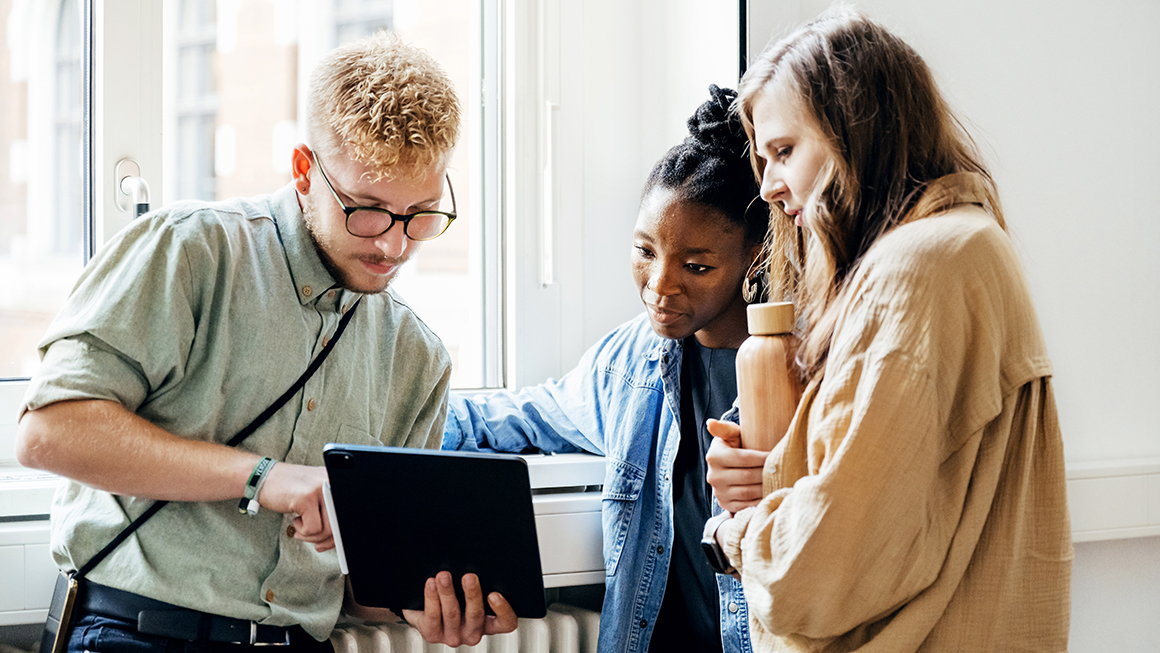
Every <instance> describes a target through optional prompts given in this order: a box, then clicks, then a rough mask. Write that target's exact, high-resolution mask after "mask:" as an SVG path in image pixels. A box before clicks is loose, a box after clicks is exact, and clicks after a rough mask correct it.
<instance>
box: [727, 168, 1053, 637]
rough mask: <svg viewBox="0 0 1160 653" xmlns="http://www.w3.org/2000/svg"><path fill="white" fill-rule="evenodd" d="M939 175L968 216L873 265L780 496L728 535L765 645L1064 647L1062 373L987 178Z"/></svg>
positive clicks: (768, 480) (856, 282)
mask: <svg viewBox="0 0 1160 653" xmlns="http://www.w3.org/2000/svg"><path fill="white" fill-rule="evenodd" d="M940 182H941V183H940V185H939V190H941V191H944V192H949V193H950V194H951V195H952V196H953V197H954V200H955V201H954V202H952V203H953V204H954V206H953V207H952V208H950V209H949V210H946V211H941V212H939V213H936V214H934V215H930V216H919V217H923V219H918V220H915V221H912V222H909V223H907V224H905V225H904V226H901V227H898V228H896V229H895V230H893V231H892V232H890V233H889V234H887V235H886V236H884V237H883V238H881V239H880V240H879V242H878V243H876V244H875V245H874V246H873V247H872V248H871V249H870V251H869V252H868V253H867V255H866V258H865V259H864V262H863V264H862V265H861V266H860V267H859V269H858V271H857V272H856V273H855V277H854V278H853V279H851V283H850V285H849V287H848V288H847V291H846V293H844V296H843V299H842V301H844V302H845V307H844V310H843V313H842V315H841V316H840V318H839V321H838V323H837V327H836V329H835V333H834V337H833V342H832V347H831V353H830V355H829V358H828V361H827V364H826V368H825V371H824V374H823V375H822V377H821V380H820V382H814V383H811V384H810V385H809V386H808V387H807V389H806V391H805V395H804V397H803V399H802V401H801V404H800V405H799V406H798V410H797V413H796V415H795V417H794V421H793V423H792V424H791V426H790V429H789V432H788V435H787V436H786V437H785V438H784V439H783V440H782V441H781V443H779V445H778V446H777V447H776V448H775V449H774V450H773V452H771V454H770V456H769V458H768V459H767V461H766V465H765V469H764V485H765V494H766V496H765V498H764V499H763V500H762V501H761V502H760V503H759V504H758V505H757V506H755V507H752V508H748V509H746V510H743V511H741V512H739V513H738V514H737V515H736V518H735V519H733V520H730V521H729V522H726V524H725V526H723V527H722V530H721V532H720V538H721V541H722V542H723V544H724V548H725V551H726V553H727V555H728V556H729V559H730V561H731V562H732V563H733V564H734V565H735V566H736V568H737V569H738V572H739V574H740V577H741V580H742V582H743V584H744V587H745V594H746V598H747V599H748V601H749V606H750V626H751V629H752V635H753V639H754V644H755V650H759V651H826V652H837V651H863V652H871V651H882V652H889V653H901V652H904V651H1063V650H1066V648H1067V635H1068V617H1069V610H1070V605H1069V601H1070V597H1069V584H1070V576H1071V560H1072V555H1073V550H1072V545H1071V531H1070V524H1069V519H1068V511H1067V499H1066V485H1065V476H1064V457H1063V444H1062V439H1061V436H1060V429H1059V424H1058V421H1057V416H1056V406H1055V399H1054V395H1053V391H1052V386H1051V373H1052V372H1051V364H1050V362H1049V360H1048V357H1047V351H1046V347H1045V344H1044V340H1043V336H1042V333H1041V330H1040V327H1039V322H1038V319H1037V317H1036V314H1035V310H1034V308H1033V306H1032V302H1031V297H1030V294H1029V292H1028V289H1027V284H1026V281H1025V279H1024V275H1023V272H1022V270H1021V267H1020V265H1019V262H1018V259H1017V257H1016V254H1015V251H1014V249H1013V247H1012V244H1011V242H1010V239H1009V238H1008V236H1007V234H1006V233H1005V232H1004V231H1003V229H1002V228H1001V227H1000V226H999V225H998V223H997V222H996V221H995V219H994V218H993V217H992V216H991V215H990V214H989V213H987V212H986V211H984V210H983V209H982V208H980V206H979V204H981V198H980V196H979V195H978V194H977V193H976V191H975V188H977V186H976V184H977V183H978V179H977V178H975V177H974V176H973V175H970V174H960V175H952V176H951V177H948V178H944V179H943V180H940ZM742 420H744V415H742Z"/></svg>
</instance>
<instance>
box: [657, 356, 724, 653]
mask: <svg viewBox="0 0 1160 653" xmlns="http://www.w3.org/2000/svg"><path fill="white" fill-rule="evenodd" d="M736 359H737V350H736V349H709V348H707V347H702V346H700V345H699V344H697V341H696V338H694V337H692V336H690V337H688V338H686V339H685V341H684V355H683V356H682V364H681V416H680V422H681V442H680V446H679V447H678V449H677V458H676V460H675V461H674V462H673V472H672V478H673V550H672V552H671V553H672V555H671V556H670V561H669V578H668V583H667V584H666V585H665V596H664V599H663V600H662V602H661V611H660V614H659V615H658V616H657V622H656V626H655V627H654V628H653V635H652V641H651V642H650V645H649V650H650V651H652V652H653V653H666V652H667V651H720V650H721V627H720V624H719V621H720V619H719V611H720V608H719V607H718V605H717V603H718V600H717V578H716V574H714V573H713V570H712V569H710V568H709V563H708V562H707V561H706V559H705V554H704V552H703V551H702V550H701V532H702V531H703V530H704V528H705V521H706V520H708V519H709V517H710V516H711V506H712V488H710V487H709V484H708V483H707V482H706V481H705V452H706V451H707V450H708V448H709V442H710V438H711V437H712V436H710V435H709V431H708V429H706V428H705V420H707V419H709V418H710V417H714V418H715V417H720V416H721V414H722V413H724V412H725V411H727V410H729V408H730V407H731V406H732V405H733V400H734V399H735V398H736V397H737V371H736V370H737V368H736Z"/></svg>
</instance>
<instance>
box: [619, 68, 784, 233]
mask: <svg viewBox="0 0 1160 653" xmlns="http://www.w3.org/2000/svg"><path fill="white" fill-rule="evenodd" d="M709 96H710V98H709V100H708V101H707V102H705V103H704V104H702V105H701V106H700V107H698V108H697V111H696V113H694V114H693V116H692V117H691V118H689V122H688V125H689V136H688V138H686V139H685V141H684V142H683V143H681V144H680V145H676V146H674V147H673V148H672V149H670V150H669V151H668V152H667V153H665V155H664V157H662V158H661V160H660V161H658V162H657V164H656V166H654V167H653V170H652V173H651V174H650V175H649V177H648V181H647V182H645V185H644V192H643V193H642V194H641V199H642V201H643V200H644V198H647V197H648V195H649V193H651V192H652V191H653V190H655V189H656V188H657V187H658V186H659V187H661V188H665V189H668V190H671V191H673V192H674V193H675V194H676V197H677V199H679V200H681V201H685V202H694V203H696V204H701V205H704V206H706V207H709V208H711V209H716V210H717V211H719V212H720V213H721V214H723V215H724V216H725V218H726V219H728V220H729V221H730V222H732V223H733V224H735V225H737V226H741V227H744V228H745V242H746V243H750V244H756V243H760V242H762V241H763V240H764V239H765V232H766V230H767V229H768V225H769V206H768V205H767V204H766V203H765V201H764V200H762V199H761V198H760V197H759V196H758V195H759V191H760V188H759V186H758V183H757V180H756V179H755V178H754V175H753V166H752V165H751V164H750V162H749V139H748V137H746V135H745V129H744V128H743V127H742V125H741V118H740V117H739V116H738V114H737V112H735V111H733V110H732V106H733V101H734V99H735V98H736V97H737V92H736V91H734V90H732V89H728V88H719V87H718V86H717V85H715V84H714V85H710V86H709Z"/></svg>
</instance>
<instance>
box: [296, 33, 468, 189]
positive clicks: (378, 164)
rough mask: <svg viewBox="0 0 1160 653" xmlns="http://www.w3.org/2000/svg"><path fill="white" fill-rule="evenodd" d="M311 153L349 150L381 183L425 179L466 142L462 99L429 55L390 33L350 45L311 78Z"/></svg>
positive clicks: (331, 56)
mask: <svg viewBox="0 0 1160 653" xmlns="http://www.w3.org/2000/svg"><path fill="white" fill-rule="evenodd" d="M306 121H307V122H306V132H307V138H308V139H309V141H310V145H311V147H313V148H314V149H315V150H321V151H322V152H323V153H326V154H332V153H334V152H336V151H337V150H339V149H345V150H346V151H347V154H349V155H350V156H352V157H354V159H355V160H357V161H359V162H360V163H363V164H365V165H366V166H367V167H368V168H370V169H371V171H372V174H374V175H376V176H377V177H376V178H375V179H373V180H372V181H378V180H379V179H383V178H388V177H396V176H403V177H405V178H417V177H422V176H423V175H424V174H425V173H426V172H427V171H428V170H429V169H430V168H431V166H433V165H437V164H443V163H445V162H446V160H447V156H448V154H450V152H451V149H452V148H453V147H454V146H455V142H456V140H457V139H458V138H459V123H460V107H459V99H458V97H456V95H455V90H454V89H453V88H452V86H451V80H450V79H449V78H448V77H447V73H445V72H444V71H443V69H442V67H440V66H439V64H438V63H436V61H435V60H434V59H433V58H432V57H431V55H429V54H427V52H426V51H424V50H422V49H420V48H417V47H414V46H412V45H408V44H406V43H404V42H403V41H402V40H400V39H399V38H398V37H397V36H395V35H394V34H392V33H390V32H386V31H380V32H378V33H376V34H373V35H371V36H368V37H366V38H363V39H360V40H358V41H353V42H351V43H347V44H344V45H342V46H340V47H338V48H337V49H335V50H332V51H331V52H330V53H329V54H327V55H326V56H325V57H324V58H323V60H322V61H321V62H320V63H319V64H318V67H317V68H315V70H314V73H313V74H312V75H311V77H310V94H309V101H308V107H307V118H306Z"/></svg>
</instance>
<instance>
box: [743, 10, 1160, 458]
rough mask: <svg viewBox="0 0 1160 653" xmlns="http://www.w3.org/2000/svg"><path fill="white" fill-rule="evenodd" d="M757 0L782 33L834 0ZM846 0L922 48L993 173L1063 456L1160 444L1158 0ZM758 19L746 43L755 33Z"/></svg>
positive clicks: (1155, 449)
mask: <svg viewBox="0 0 1160 653" xmlns="http://www.w3.org/2000/svg"><path fill="white" fill-rule="evenodd" d="M751 4H754V5H759V6H760V7H761V11H759V12H757V13H764V14H765V17H764V19H765V20H766V21H772V24H771V25H770V26H769V28H767V29H766V30H764V31H768V32H775V31H776V32H777V33H781V32H783V31H784V27H785V26H788V25H793V24H796V21H800V20H803V19H808V18H811V17H813V16H815V15H817V14H818V13H820V12H822V11H823V10H824V9H825V8H826V7H827V6H828V4H829V3H828V2H825V1H821V0H800V1H795V2H786V1H783V0H775V1H771V2H759V1H758V0H753V1H752V2H751ZM854 6H856V7H857V8H859V9H862V10H864V11H866V12H867V13H868V14H870V15H871V16H873V17H874V18H877V19H879V20H881V21H882V22H884V23H886V24H887V25H888V26H890V27H891V28H893V29H894V30H895V31H896V32H897V33H898V34H900V35H901V36H902V37H903V38H904V39H906V40H907V42H909V43H910V44H911V45H912V46H914V47H915V49H917V50H918V52H919V53H920V54H922V55H923V57H924V58H925V59H926V60H927V62H928V63H929V64H930V66H931V68H932V69H933V70H934V73H935V76H936V78H937V79H938V81H939V84H940V86H941V87H942V89H943V91H944V92H945V93H946V95H947V96H948V98H949V100H950V101H951V103H952V105H953V106H954V107H955V108H956V110H957V111H958V112H959V114H960V117H961V118H963V119H964V120H965V123H966V125H967V127H968V129H969V130H970V131H971V132H972V134H973V136H974V137H975V138H976V140H977V141H978V142H979V145H980V146H981V148H982V150H983V153H984V155H985V157H986V159H987V160H988V162H989V163H990V165H991V167H992V170H993V172H994V173H995V176H996V177H997V180H998V183H999V188H1000V192H1001V194H1002V198H1003V202H1004V208H1005V210H1006V213H1007V218H1008V222H1009V224H1010V229H1011V233H1012V235H1013V237H1014V239H1015V241H1016V243H1017V245H1018V247H1019V249H1020V251H1021V254H1022V256H1023V260H1024V263H1025V265H1026V267H1027V271H1028V275H1029V277H1030V279H1031V283H1032V286H1033V291H1034V293H1035V299H1036V304H1037V306H1038V308H1039V312H1040V317H1041V319H1042V321H1043V327H1044V331H1045V333H1046V336H1047V341H1048V346H1049V348H1050V352H1051V355H1052V359H1053V361H1054V364H1055V372H1056V376H1055V383H1056V391H1057V393H1058V398H1059V405H1060V417H1061V421H1062V423H1063V428H1064V440H1065V442H1066V446H1067V456H1068V460H1069V461H1076V462H1080V461H1083V462H1087V461H1093V460H1109V459H1113V460H1114V459H1136V458H1141V457H1157V456H1160V422H1157V421H1156V420H1155V419H1154V413H1153V411H1152V410H1151V409H1152V406H1153V405H1154V404H1153V403H1152V402H1153V401H1156V400H1157V399H1158V398H1160V375H1157V374H1156V373H1155V370H1156V369H1157V367H1160V339H1157V338H1155V337H1153V336H1154V334H1156V333H1158V332H1160V331H1158V329H1157V324H1160V301H1157V300H1158V299H1160V255H1157V253H1156V248H1157V246H1160V219H1158V218H1160V206H1158V204H1157V202H1156V198H1155V189H1156V188H1157V186H1158V184H1157V181H1156V180H1157V179H1158V178H1160V156H1157V155H1156V153H1157V151H1158V150H1160V119H1158V117H1157V113H1156V110H1157V107H1158V106H1160V38H1158V33H1157V28H1160V3H1156V2H1154V1H1152V0H1109V1H1108V2H1102V3H1090V2H1078V1H1076V0H1063V1H1058V0H1030V1H1022V2H1008V1H1007V0H971V1H969V2H956V3H943V2H938V3H932V2H924V1H923V0H865V1H862V2H857V3H855V4H854ZM771 8H772V10H771ZM779 10H780V11H779ZM787 15H789V16H792V17H793V19H791V20H787V19H786V16H787ZM758 32H762V30H760V29H754V30H751V39H750V40H751V43H752V42H756V43H760V44H764V43H765V42H766V39H767V37H764V36H763V35H762V34H759V33H758Z"/></svg>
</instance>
